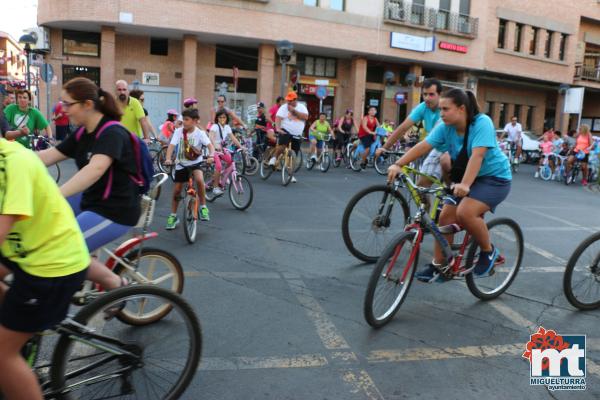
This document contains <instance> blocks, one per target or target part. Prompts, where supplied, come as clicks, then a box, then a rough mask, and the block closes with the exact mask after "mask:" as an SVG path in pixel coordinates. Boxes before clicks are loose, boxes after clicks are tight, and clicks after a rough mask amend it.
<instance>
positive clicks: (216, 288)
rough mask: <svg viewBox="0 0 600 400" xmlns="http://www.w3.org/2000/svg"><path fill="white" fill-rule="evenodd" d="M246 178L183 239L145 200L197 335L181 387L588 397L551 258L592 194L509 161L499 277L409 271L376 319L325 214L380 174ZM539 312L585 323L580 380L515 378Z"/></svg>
mask: <svg viewBox="0 0 600 400" xmlns="http://www.w3.org/2000/svg"><path fill="white" fill-rule="evenodd" d="M65 167H66V168H65V169H66V170H69V169H70V167H69V166H65ZM250 179H251V181H252V183H253V185H254V203H253V205H252V207H250V208H249V209H248V210H247V211H245V212H240V211H236V210H234V209H233V207H232V206H231V204H230V203H229V200H228V199H227V198H220V199H218V200H217V202H216V203H214V204H212V205H210V211H211V221H210V222H208V223H203V224H202V225H201V227H200V232H199V238H198V241H197V243H196V244H194V245H188V244H187V243H186V241H185V238H184V234H183V231H182V229H181V228H178V229H177V230H175V231H171V232H169V231H165V230H164V224H165V222H166V217H167V215H168V212H169V211H168V198H169V192H170V188H168V189H167V190H166V191H165V192H163V193H165V195H164V196H163V197H162V199H161V202H160V205H159V207H158V209H157V212H156V215H155V219H154V228H155V229H156V230H157V231H158V232H159V234H160V235H159V237H158V239H156V240H154V243H152V245H153V246H156V247H162V248H165V249H168V250H169V251H171V252H173V253H174V254H176V256H177V257H178V258H179V259H180V261H181V262H182V264H183V265H184V268H185V270H186V273H187V277H186V286H185V291H184V296H185V298H186V299H187V300H188V301H189V302H190V303H191V304H193V306H194V307H195V309H196V310H197V313H198V315H199V317H200V320H201V323H202V328H203V334H204V348H203V355H202V364H201V369H200V370H199V371H198V373H197V375H196V377H195V379H194V381H193V383H192V385H191V386H190V388H189V389H188V391H187V392H186V394H185V396H183V398H186V399H218V400H226V399H302V400H304V399H344V400H351V399H507V398H527V399H547V398H557V399H567V398H568V399H570V398H586V399H587V398H589V399H593V398H598V397H600V352H599V350H600V333H597V332H596V329H595V328H596V327H597V326H596V324H597V323H598V322H599V317H600V310H598V311H597V312H588V313H582V312H578V311H575V310H574V309H573V308H572V307H571V306H570V305H568V303H567V302H566V300H565V298H564V295H563V292H562V276H563V274H562V272H563V270H564V266H565V264H566V261H565V260H566V259H568V258H569V256H570V254H571V253H572V251H573V250H574V249H575V247H576V246H577V245H578V243H579V242H580V241H581V240H583V239H584V238H585V237H586V236H588V235H589V234H590V233H591V232H596V231H598V230H599V229H600V218H599V217H598V208H599V207H598V206H599V205H600V194H598V193H594V192H592V191H589V190H586V189H583V188H582V187H581V186H579V185H578V186H570V187H565V186H564V185H562V184H558V183H553V182H543V181H540V180H535V179H533V167H531V166H523V167H522V169H521V170H520V171H519V173H518V174H517V176H516V177H515V179H514V183H513V188H512V191H511V194H510V196H509V198H508V200H507V201H505V202H504V203H503V204H502V205H501V206H500V208H499V209H498V211H497V215H498V216H509V217H511V218H513V219H515V220H517V221H518V222H519V224H520V225H521V227H522V229H523V232H524V236H525V242H526V251H525V257H524V260H523V264H522V270H521V271H520V273H519V275H518V276H517V278H516V280H515V282H514V283H513V285H512V286H511V287H510V288H509V290H508V291H507V292H506V293H505V294H503V295H502V296H501V297H500V298H499V299H497V300H495V301H492V302H481V301H479V300H477V299H476V298H475V297H474V296H473V295H471V294H470V292H469V291H468V290H467V288H466V286H465V285H464V283H463V282H460V281H453V282H448V283H445V284H422V283H416V282H415V284H414V285H413V286H412V287H411V289H410V293H409V295H408V299H407V300H406V302H405V303H404V304H403V306H402V308H401V309H400V311H399V313H398V314H397V315H396V317H395V318H394V320H393V321H392V322H391V323H390V324H388V325H387V326H386V327H384V328H383V329H380V330H377V331H376V330H373V329H372V328H370V327H369V326H368V325H367V323H366V322H365V321H364V319H363V315H362V306H363V298H364V294H365V289H366V285H367V282H368V279H369V276H370V274H371V270H372V266H371V265H365V264H361V263H360V262H359V261H358V260H356V259H355V258H353V257H352V256H351V255H350V254H349V253H348V251H347V250H346V248H345V246H344V243H343V241H342V237H341V232H340V223H341V217H342V213H343V210H344V207H345V205H346V203H347V201H348V200H349V199H350V197H352V195H353V194H354V193H356V192H357V191H358V190H360V189H362V188H364V187H366V186H369V185H372V184H377V183H382V182H383V181H384V178H383V177H381V176H379V175H377V174H376V172H375V171H374V170H367V171H363V172H361V173H355V172H352V171H351V170H346V169H334V168H332V169H331V170H330V171H329V172H328V173H326V174H323V173H321V172H318V171H311V172H307V171H306V170H304V168H303V169H302V170H301V172H300V173H299V174H298V183H296V184H290V186H288V187H282V186H281V184H280V180H279V179H278V176H277V177H276V176H272V177H271V178H270V179H269V180H268V181H262V180H261V179H260V178H259V177H258V176H256V177H251V178H250ZM427 241H431V239H427ZM424 259H425V258H422V259H421V262H423V260H424ZM540 325H541V326H544V327H545V328H547V329H554V330H556V331H557V332H558V333H559V334H585V335H587V340H588V342H587V390H585V391H581V392H573V391H571V392H566V391H565V392H561V391H554V392H550V391H548V390H546V389H545V388H544V387H541V386H535V387H534V386H530V383H529V376H530V375H529V374H530V372H529V363H528V361H527V360H525V359H524V358H522V357H521V354H522V353H523V351H524V350H525V343H526V342H527V341H528V340H529V335H530V334H532V333H533V332H534V331H536V330H537V327H538V326H540Z"/></svg>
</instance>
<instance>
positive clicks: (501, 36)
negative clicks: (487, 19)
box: [498, 19, 506, 49]
mask: <svg viewBox="0 0 600 400" xmlns="http://www.w3.org/2000/svg"><path fill="white" fill-rule="evenodd" d="M505 45H506V20H505V19H501V20H500V25H498V48H499V49H503V48H504V46H505Z"/></svg>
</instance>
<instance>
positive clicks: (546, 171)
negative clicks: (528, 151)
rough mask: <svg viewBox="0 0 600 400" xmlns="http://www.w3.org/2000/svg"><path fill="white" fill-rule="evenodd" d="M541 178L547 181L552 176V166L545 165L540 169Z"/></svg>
mask: <svg viewBox="0 0 600 400" xmlns="http://www.w3.org/2000/svg"><path fill="white" fill-rule="evenodd" d="M540 178H542V179H543V180H545V181H549V180H550V178H552V170H551V169H550V166H548V165H544V166H543V167H542V168H541V169H540Z"/></svg>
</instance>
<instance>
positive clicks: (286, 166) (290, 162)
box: [281, 150, 296, 186]
mask: <svg viewBox="0 0 600 400" xmlns="http://www.w3.org/2000/svg"><path fill="white" fill-rule="evenodd" d="M295 165H296V154H295V153H294V152H293V151H292V150H290V151H288V153H287V156H283V157H281V184H282V185H283V186H287V185H289V184H290V182H291V181H292V177H293V176H294V172H295V170H296V167H295Z"/></svg>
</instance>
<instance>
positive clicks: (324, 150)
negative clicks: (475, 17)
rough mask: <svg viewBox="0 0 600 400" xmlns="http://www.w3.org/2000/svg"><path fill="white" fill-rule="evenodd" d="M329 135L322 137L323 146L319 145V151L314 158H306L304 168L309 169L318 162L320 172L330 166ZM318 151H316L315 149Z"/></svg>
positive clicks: (325, 170)
mask: <svg viewBox="0 0 600 400" xmlns="http://www.w3.org/2000/svg"><path fill="white" fill-rule="evenodd" d="M330 139H331V136H329V135H327V136H325V137H324V138H323V140H322V142H323V147H321V152H320V153H319V155H318V156H317V158H316V159H314V158H312V156H311V157H307V158H306V169H307V170H308V171H310V170H311V169H313V167H314V166H315V165H317V164H319V169H320V170H321V172H323V173H325V172H327V171H328V170H329V167H330V166H331V154H330V153H329V145H328V143H329V140H330ZM317 152H318V151H317Z"/></svg>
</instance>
